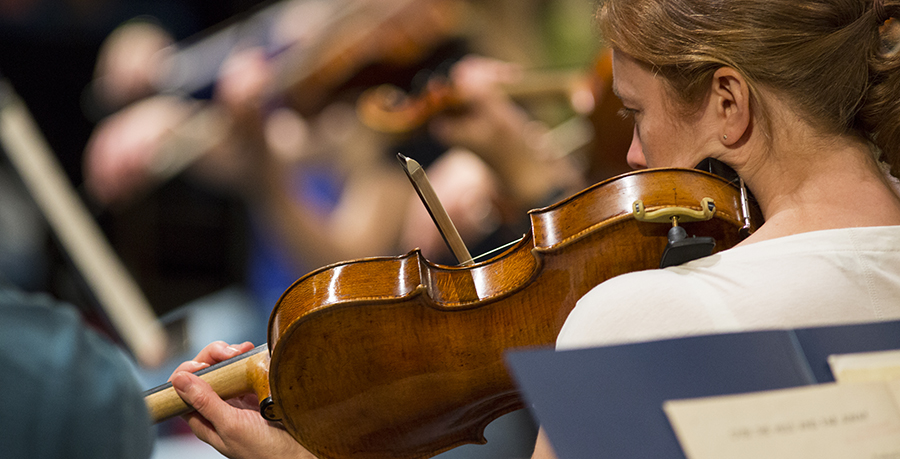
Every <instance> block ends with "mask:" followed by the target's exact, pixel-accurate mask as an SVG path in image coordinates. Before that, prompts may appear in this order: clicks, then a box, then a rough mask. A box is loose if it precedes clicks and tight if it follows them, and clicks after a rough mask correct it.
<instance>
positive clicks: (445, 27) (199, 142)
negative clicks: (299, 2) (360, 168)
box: [149, 0, 466, 183]
mask: <svg viewBox="0 0 900 459" xmlns="http://www.w3.org/2000/svg"><path fill="white" fill-rule="evenodd" d="M310 3H313V2H310ZM318 3H322V2H318ZM319 6H320V7H321V6H323V5H319ZM329 6H330V7H329V8H328V10H329V11H330V13H331V14H330V15H329V16H328V17H327V18H326V19H325V20H323V21H322V24H319V25H318V26H317V27H316V28H315V29H316V31H317V32H318V33H316V34H312V36H311V37H304V38H305V40H301V42H299V43H291V44H282V45H281V48H280V49H277V50H270V52H271V53H272V54H273V56H272V58H271V63H272V66H273V68H274V73H275V75H274V77H273V81H272V84H271V85H270V86H269V87H268V88H267V93H266V94H265V95H264V96H265V99H266V102H267V104H270V105H273V106H274V105H284V106H288V107H290V108H292V109H294V110H296V111H297V112H298V113H300V114H301V115H303V116H312V115H315V114H317V113H319V112H320V111H321V110H322V109H323V108H324V107H325V106H326V105H327V104H328V103H329V102H331V101H333V100H336V99H337V98H338V97H339V96H340V95H342V94H344V93H345V92H347V93H352V92H354V91H358V90H359V89H358V88H355V87H354V86H355V85H358V84H367V85H369V86H370V85H371V84H372V83H371V82H369V81H367V78H371V79H376V80H379V81H380V82H383V81H384V80H385V79H387V78H394V77H397V76H398V75H402V74H404V73H409V72H410V71H411V69H412V68H413V67H415V66H416V65H417V64H419V63H421V62H422V61H424V60H426V59H427V58H428V57H429V55H430V53H433V52H436V50H438V49H439V48H440V47H441V46H442V45H443V44H445V43H447V42H449V41H450V40H451V39H453V38H455V37H456V36H457V35H458V34H459V30H458V29H459V24H460V22H461V21H462V19H463V17H464V15H465V13H466V11H465V10H464V7H463V3H462V1H461V0H394V1H372V0H348V1H346V2H345V4H342V5H337V6H336V5H329ZM281 14H287V12H286V11H285V9H284V8H277V9H266V10H263V11H262V12H261V13H260V17H254V18H253V19H255V21H248V22H249V23H248V24H237V25H233V26H230V27H227V28H225V29H224V30H222V31H220V32H219V34H217V35H216V37H218V39H217V40H213V41H211V42H205V41H198V42H197V43H195V44H193V45H191V46H187V47H185V49H182V50H180V51H177V52H176V53H175V55H174V56H173V57H171V58H170V59H169V62H168V64H169V65H170V66H171V67H173V69H174V70H173V71H172V72H170V73H171V75H168V76H166V77H165V78H162V80H163V81H162V83H160V88H159V89H160V90H162V91H164V92H165V93H173V94H181V93H183V92H184V91H199V90H201V89H202V88H204V87H205V86H207V85H209V84H210V79H211V78H213V77H214V76H215V75H216V74H217V73H218V65H220V64H221V60H224V58H225V57H226V56H227V55H228V54H229V53H230V52H231V51H232V50H233V49H234V48H235V47H237V45H246V43H245V42H244V41H243V40H246V41H248V42H251V43H255V42H258V41H264V40H262V39H261V38H259V37H257V36H256V35H266V34H268V33H270V31H268V30H265V31H262V32H261V31H258V30H256V29H257V28H267V27H268V28H272V27H273V26H272V25H271V24H269V23H270V22H276V21H275V19H277V18H278V17H279V15H281ZM273 16H275V18H273ZM256 22H260V23H261V24H262V25H259V24H256ZM244 29H248V30H249V31H250V32H252V33H248V35H249V36H248V37H244V36H242V35H241V31H242V30H244ZM207 60H212V61H218V62H217V65H216V66H213V70H207V71H205V72H202V71H201V72H198V73H199V75H193V73H194V72H191V71H190V70H191V67H192V66H195V65H197V63H198V62H200V63H203V62H205V61H207ZM204 68H205V67H204ZM360 80H362V82H361V81H360ZM363 82H364V83H363ZM348 86H350V87H348ZM191 102H192V104H191V105H192V107H191V114H190V115H189V116H187V118H186V119H184V120H182V121H181V122H180V123H179V124H178V125H177V126H175V127H173V128H172V129H171V130H169V131H167V132H166V133H165V135H164V137H163V141H162V142H161V145H160V146H159V148H158V151H157V152H156V154H155V158H154V161H153V163H152V164H151V165H150V167H149V169H150V171H149V172H150V175H151V178H153V179H154V180H155V182H157V183H162V182H165V181H167V180H169V179H171V178H173V177H175V176H176V175H177V174H179V173H181V172H182V171H184V170H185V169H187V168H188V167H189V166H190V165H192V164H194V163H195V162H196V161H197V160H198V159H199V158H201V157H202V156H203V155H205V154H206V153H208V152H209V151H211V150H213V149H215V148H216V147H219V146H221V145H223V144H224V143H225V142H227V141H233V140H234V137H233V135H234V133H235V132H239V133H240V132H241V130H242V129H246V126H243V125H241V123H238V122H236V120H234V119H232V117H231V116H230V114H229V113H227V111H226V110H225V109H224V108H223V107H221V106H220V105H218V104H216V103H214V102H209V101H203V100H191Z"/></svg>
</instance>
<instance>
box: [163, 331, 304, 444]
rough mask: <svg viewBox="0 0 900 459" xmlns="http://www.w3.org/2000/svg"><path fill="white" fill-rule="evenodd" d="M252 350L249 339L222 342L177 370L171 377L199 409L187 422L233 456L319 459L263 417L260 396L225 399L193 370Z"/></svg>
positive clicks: (184, 398)
mask: <svg viewBox="0 0 900 459" xmlns="http://www.w3.org/2000/svg"><path fill="white" fill-rule="evenodd" d="M251 349H253V345H252V344H251V343H249V342H245V343H242V344H239V345H232V346H229V345H228V344H226V343H224V342H222V341H217V342H214V343H212V344H210V345H208V346H206V347H205V348H204V349H203V350H202V351H200V353H199V354H197V357H196V358H195V359H194V360H191V361H188V362H184V363H182V364H181V365H179V366H178V368H176V369H175V372H174V373H173V374H172V378H171V382H172V386H173V387H174V388H175V392H177V393H178V395H179V396H180V397H181V398H182V399H183V400H184V401H185V402H186V403H187V404H188V405H190V406H192V407H193V408H194V410H196V411H194V412H192V413H189V414H186V415H185V416H184V419H185V420H186V421H187V423H188V426H190V428H191V430H192V431H193V432H194V435H196V436H197V438H199V439H200V440H203V441H204V442H206V443H209V444H210V445H212V447H213V448H215V449H216V450H218V451H219V452H220V453H222V454H224V455H225V456H227V457H230V458H232V459H251V458H265V459H278V458H291V459H298V458H301V459H314V458H315V456H313V455H312V453H310V452H309V451H307V450H306V449H305V448H303V447H302V446H301V445H300V443H297V441H296V440H294V438H293V437H291V435H290V434H288V432H287V431H286V430H285V429H284V427H282V426H281V425H280V424H278V423H273V422H269V421H266V420H265V419H263V417H262V416H261V415H260V414H259V402H258V400H256V396H255V395H253V394H249V395H244V396H241V397H236V398H234V399H231V400H228V401H227V402H226V401H224V400H222V398H221V397H219V395H218V394H216V393H215V392H214V391H213V390H212V388H211V387H210V386H209V384H207V383H206V382H205V381H203V380H202V379H200V378H199V377H197V376H194V375H193V374H191V373H193V372H195V371H198V370H202V369H204V368H206V367H208V366H210V365H214V364H216V363H219V362H221V361H224V360H228V359H230V358H232V357H234V356H236V355H239V354H242V353H244V352H247V351H249V350H251Z"/></svg>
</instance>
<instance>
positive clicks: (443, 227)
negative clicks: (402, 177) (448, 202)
mask: <svg viewBox="0 0 900 459" xmlns="http://www.w3.org/2000/svg"><path fill="white" fill-rule="evenodd" d="M397 159H398V160H399V161H400V165H401V166H403V171H404V172H406V176H407V177H409V181H410V183H412V185H413V188H415V189H416V194H418V195H419V199H421V200H422V204H424V205H425V209H427V210H428V214H429V215H431V219H432V220H434V224H435V225H437V229H438V232H440V233H441V237H443V238H444V242H446V243H447V246H448V247H450V251H451V252H453V255H454V256H455V257H456V260H457V261H459V264H460V266H471V265H472V264H474V263H475V260H473V259H472V255H471V254H469V249H467V248H466V244H465V242H463V240H462V237H460V235H459V231H457V230H456V225H454V224H453V221H452V220H450V215H448V214H447V211H446V210H445V209H444V206H443V205H442V204H441V201H440V199H438V196H437V193H435V191H434V188H433V187H432V186H431V182H429V181H428V177H427V176H426V175H425V169H423V168H422V166H421V165H420V164H419V163H418V162H417V161H416V160H414V159H411V158H408V157H406V156H404V155H403V154H401V153H397Z"/></svg>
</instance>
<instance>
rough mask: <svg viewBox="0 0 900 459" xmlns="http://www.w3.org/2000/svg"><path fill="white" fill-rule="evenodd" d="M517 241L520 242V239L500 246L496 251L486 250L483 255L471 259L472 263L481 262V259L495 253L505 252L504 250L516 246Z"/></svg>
mask: <svg viewBox="0 0 900 459" xmlns="http://www.w3.org/2000/svg"><path fill="white" fill-rule="evenodd" d="M519 241H521V239H517V240H515V241H512V242H508V243H506V244H503V245H501V246H500V247H497V248H496V249H491V250H488V251H487V252H484V253H482V254H481V255H478V256H477V257H474V258H472V260H473V261H477V260H481V259H483V258H487V257H489V256H491V255H493V254H495V253H497V252H502V251H503V250H506V249H508V248H510V247H512V246H514V245H516V244H518V243H519Z"/></svg>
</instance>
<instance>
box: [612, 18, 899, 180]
mask: <svg viewBox="0 0 900 459" xmlns="http://www.w3.org/2000/svg"><path fill="white" fill-rule="evenodd" d="M898 8H900V0H874V1H873V0H605V1H604V2H603V3H601V5H600V7H599V10H598V23H599V27H600V32H601V34H602V35H603V38H604V39H605V40H606V41H607V42H608V43H609V45H610V46H611V47H613V48H614V49H618V50H620V51H622V52H625V53H626V54H628V55H630V56H631V57H633V58H635V59H637V60H638V61H641V62H644V63H645V64H646V65H648V66H649V67H650V68H651V69H652V70H653V71H654V72H657V73H658V74H659V75H661V76H662V77H663V80H664V81H665V83H666V85H667V86H668V90H669V91H670V92H671V93H672V95H674V96H675V100H676V101H678V102H680V105H681V106H682V107H685V108H690V107H692V106H694V104H696V103H698V102H700V100H701V97H702V96H704V95H705V94H707V91H709V88H710V84H709V83H710V79H711V78H712V75H713V73H714V72H715V71H716V70H717V69H718V68H720V67H722V66H729V67H732V68H734V69H735V70H737V71H738V72H740V73H741V74H742V75H744V77H745V78H746V80H747V82H748V85H749V86H750V90H751V104H754V105H755V106H757V107H758V108H760V109H761V113H762V120H761V121H762V122H763V128H764V129H765V128H766V126H767V125H768V122H769V119H768V117H767V116H766V110H765V107H764V106H762V105H761V101H760V100H759V97H758V88H760V87H766V88H768V89H772V90H776V91H777V93H778V94H779V96H780V97H786V98H789V99H790V100H791V101H792V102H793V105H794V106H795V107H796V108H797V109H798V112H799V113H801V114H802V115H803V116H804V117H805V118H806V119H807V121H808V122H810V123H811V124H812V125H813V126H815V127H817V128H819V129H822V130H823V131H824V132H828V133H836V134H851V135H859V136H861V137H863V138H865V139H868V140H870V141H872V142H873V143H875V145H876V146H878V147H879V148H880V149H881V150H882V152H883V153H884V155H885V157H886V158H885V159H886V160H887V162H889V163H890V164H891V165H892V173H893V174H894V175H895V176H896V175H898V172H900V74H898V71H897V68H898V67H900V62H898V60H897V58H896V57H894V56H893V53H891V52H889V48H888V46H887V45H886V43H885V41H884V40H883V39H882V34H881V33H880V28H883V27H885V26H884V24H885V21H887V20H888V19H889V18H891V17H892V16H894V13H895V12H896V11H897V10H898ZM889 24H890V23H889Z"/></svg>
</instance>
